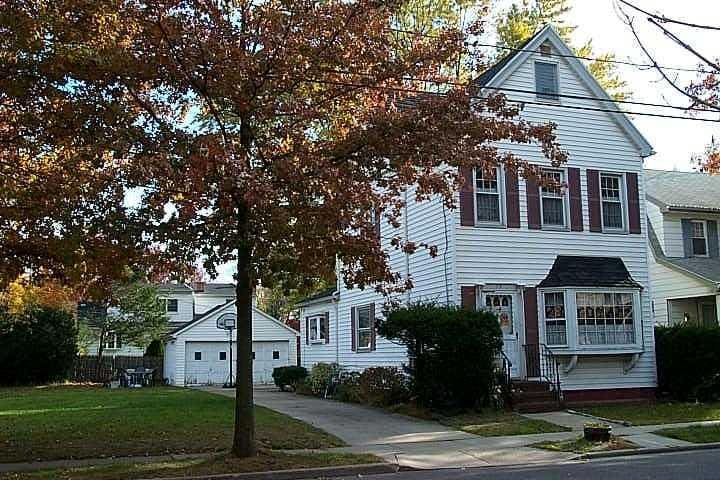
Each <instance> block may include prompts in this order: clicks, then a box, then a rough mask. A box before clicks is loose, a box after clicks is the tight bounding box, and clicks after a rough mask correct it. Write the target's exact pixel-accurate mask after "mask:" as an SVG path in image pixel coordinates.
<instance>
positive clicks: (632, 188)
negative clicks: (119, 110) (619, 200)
mask: <svg viewBox="0 0 720 480" xmlns="http://www.w3.org/2000/svg"><path fill="white" fill-rule="evenodd" d="M625 182H626V183H627V187H626V188H627V202H628V230H629V231H630V233H640V231H641V227H640V192H639V191H638V176H637V173H626V174H625Z"/></svg>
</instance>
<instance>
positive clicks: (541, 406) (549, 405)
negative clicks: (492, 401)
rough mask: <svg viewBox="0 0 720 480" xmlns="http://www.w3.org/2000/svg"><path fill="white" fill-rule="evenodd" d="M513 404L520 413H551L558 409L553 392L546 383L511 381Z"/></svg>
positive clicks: (558, 404) (558, 405)
mask: <svg viewBox="0 0 720 480" xmlns="http://www.w3.org/2000/svg"><path fill="white" fill-rule="evenodd" d="M512 392H513V394H512V395H513V404H514V405H515V409H516V410H517V411H518V412H520V413H541V412H552V411H557V410H559V409H560V403H559V402H558V401H557V399H556V398H555V392H553V391H552V389H551V388H550V384H549V383H547V382H539V381H528V380H525V381H517V380H516V381H513V382H512Z"/></svg>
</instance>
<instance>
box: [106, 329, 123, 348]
mask: <svg viewBox="0 0 720 480" xmlns="http://www.w3.org/2000/svg"><path fill="white" fill-rule="evenodd" d="M103 348H104V349H105V350H118V349H120V348H122V342H120V335H118V334H117V332H115V331H113V330H108V331H107V332H106V333H105V340H104V341H103Z"/></svg>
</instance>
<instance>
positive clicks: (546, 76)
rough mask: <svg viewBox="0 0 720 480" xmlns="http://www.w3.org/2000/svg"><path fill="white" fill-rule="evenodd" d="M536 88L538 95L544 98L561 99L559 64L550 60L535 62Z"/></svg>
mask: <svg viewBox="0 0 720 480" xmlns="http://www.w3.org/2000/svg"><path fill="white" fill-rule="evenodd" d="M535 89H536V91H537V93H536V94H537V97H538V98H540V99H544V100H559V99H560V95H559V93H560V86H559V82H558V66H557V64H555V63H550V62H535Z"/></svg>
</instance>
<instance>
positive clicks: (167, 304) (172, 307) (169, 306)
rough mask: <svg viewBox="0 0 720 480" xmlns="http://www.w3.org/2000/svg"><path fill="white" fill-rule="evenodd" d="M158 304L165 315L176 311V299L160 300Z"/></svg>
mask: <svg viewBox="0 0 720 480" xmlns="http://www.w3.org/2000/svg"><path fill="white" fill-rule="evenodd" d="M160 302H161V304H162V306H163V308H164V309H165V311H166V312H167V313H177V311H178V300H177V298H161V299H160Z"/></svg>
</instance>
